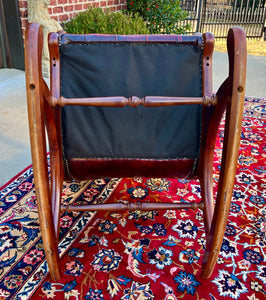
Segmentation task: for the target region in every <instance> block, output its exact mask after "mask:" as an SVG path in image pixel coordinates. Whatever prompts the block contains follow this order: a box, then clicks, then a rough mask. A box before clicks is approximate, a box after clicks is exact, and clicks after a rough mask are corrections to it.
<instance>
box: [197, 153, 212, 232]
mask: <svg viewBox="0 0 266 300" xmlns="http://www.w3.org/2000/svg"><path fill="white" fill-rule="evenodd" d="M213 154H214V152H213V150H210V151H205V155H204V161H205V163H204V165H205V166H206V167H205V168H203V171H202V176H201V177H200V186H201V198H202V200H203V202H204V225H205V232H206V234H207V233H208V232H210V230H211V224H212V219H213V213H214V202H213V171H212V167H213Z"/></svg>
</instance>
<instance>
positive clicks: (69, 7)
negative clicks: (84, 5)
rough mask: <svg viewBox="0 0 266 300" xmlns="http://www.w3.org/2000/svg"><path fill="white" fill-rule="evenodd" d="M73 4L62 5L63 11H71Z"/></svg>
mask: <svg viewBox="0 0 266 300" xmlns="http://www.w3.org/2000/svg"><path fill="white" fill-rule="evenodd" d="M73 8H74V6H73V5H66V6H64V11H73Z"/></svg>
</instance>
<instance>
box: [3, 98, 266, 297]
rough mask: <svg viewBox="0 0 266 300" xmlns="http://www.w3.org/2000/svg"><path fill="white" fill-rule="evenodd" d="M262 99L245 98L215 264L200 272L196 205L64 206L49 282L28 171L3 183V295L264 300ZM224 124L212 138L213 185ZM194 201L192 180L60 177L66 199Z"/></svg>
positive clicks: (265, 187) (265, 239) (201, 237)
mask: <svg viewBox="0 0 266 300" xmlns="http://www.w3.org/2000/svg"><path fill="white" fill-rule="evenodd" d="M265 106H266V99H256V98H248V99H246V102H245V116H244V119H243V126H242V139H241V145H240V154H239V164H238V169H237V175H236V180H235V188H234V193H233V198H232V205H231V209H230V214H229V221H228V224H227V229H226V235H225V238H224V240H223V244H222V248H221V251H220V256H219V259H218V263H217V265H216V268H215V270H214V272H213V275H212V277H211V278H210V279H209V280H202V279H201V277H200V271H201V259H202V254H203V252H204V247H205V234H204V225H203V219H202V213H201V211H196V212H194V211H190V210H181V211H170V210H168V211H161V212H140V211H135V212H125V213H109V212H106V213H103V212H101V213H93V212H85V213H82V212H72V213H64V214H63V215H62V217H61V220H60V225H61V229H60V245H59V249H60V255H61V270H62V275H63V276H62V279H61V280H60V281H58V282H54V281H52V280H51V278H50V276H49V274H48V272H47V265H46V262H45V259H44V251H43V247H42V239H41V236H40V232H39V225H38V216H37V206H36V196H35V193H34V180H33V175H32V169H31V168H29V169H26V170H25V171H24V172H22V173H21V174H20V175H19V176H18V177H17V178H15V179H14V180H13V181H12V182H9V183H8V184H7V185H5V186H4V187H3V188H2V189H1V190H0V213H1V217H0V257H1V260H0V271H1V272H0V299H70V300H71V299H99V300H100V299H128V300H130V299H139V300H140V299H141V300H145V299H169V300H170V299H171V300H173V299H179V298H184V299H250V300H251V299H252V300H256V299H265V295H266V207H265V198H266V176H265V173H266V167H265V161H266V154H265V153H266V143H265V132H266V130H265V125H266V124H265V120H266V118H265V115H266V112H265ZM223 126H224V124H222V125H221V126H220V129H219V135H218V137H217V142H216V146H217V149H218V150H217V151H216V154H215V173H214V189H216V188H217V182H218V179H219V177H218V168H217V165H218V162H219V160H220V158H221V142H222V140H223ZM73 199H75V201H77V202H81V203H84V202H86V203H88V202H91V201H96V202H106V201H109V200H110V201H112V202H113V201H114V202H115V201H142V200H143V201H144V200H145V201H149V200H151V201H158V202H159V201H173V202H176V201H181V202H186V201H188V202H189V201H192V200H198V201H199V200H200V186H199V182H198V181H193V182H187V181H186V180H173V179H158V178H150V179H147V178H134V179H111V180H110V179H99V180H94V181H89V182H81V183H74V182H72V183H67V184H65V186H64V190H63V201H64V202H65V203H69V202H70V201H73Z"/></svg>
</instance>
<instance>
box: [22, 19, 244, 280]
mask: <svg viewBox="0 0 266 300" xmlns="http://www.w3.org/2000/svg"><path fill="white" fill-rule="evenodd" d="M59 35H60V33H52V34H50V36H49V49H50V57H51V68H50V76H51V77H50V79H51V82H50V89H49V88H48V86H47V84H46V82H45V80H44V79H43V78H42V62H41V57H42V47H43V35H42V29H41V27H40V25H39V24H37V23H32V24H30V26H29V27H28V29H27V32H26V39H25V66H26V90H27V101H28V116H29V128H30V140H31V152H32V162H33V171H34V180H35V191H36V196H37V200H38V211H39V220H40V225H41V234H42V239H43V246H44V250H45V254H46V259H47V263H48V266H49V270H50V274H51V277H52V279H54V280H57V279H59V278H60V270H59V255H58V243H57V239H58V232H59V230H58V228H59V216H60V213H61V212H62V211H64V210H72V209H79V210H92V211H100V210H111V211H117V210H135V209H141V210H151V209H155V210H159V209H180V208H193V209H196V208H201V209H203V211H204V223H205V230H206V238H207V245H206V251H205V253H204V257H203V264H202V277H203V278H205V279H207V278H209V277H210V276H211V274H212V272H213V269H214V267H215V264H216V261H217V258H218V255H219V251H220V248H221V244H222V240H223V236H224V232H225V227H226V223H227V217H228V213H229V209H230V203H231V197H232V191H233V185H234V178H235V170H236V165H237V159H238V151H239V143H240V132H241V122H242V111H243V106H244V93H245V80H246V55H247V54H246V38H245V33H244V31H243V30H242V29H241V28H240V27H234V28H232V29H230V30H229V33H228V38H227V48H228V55H229V76H228V77H227V79H226V80H225V81H224V83H223V84H222V85H221V87H220V88H219V90H218V92H217V94H216V95H213V92H212V68H211V67H212V51H213V47H214V37H213V35H212V34H210V33H206V34H204V35H203V38H204V43H205V47H204V52H203V60H202V63H203V97H202V98H193V99H192V98H190V99H189V100H190V102H188V99H186V98H170V97H151V98H149V97H146V98H145V99H139V98H137V97H132V98H129V99H127V98H124V97H112V98H108V99H103V98H93V99H89V98H86V99H65V98H63V97H61V96H60V87H59V86H60V84H59V82H60V60H59V48H58V37H59ZM184 103H185V104H189V103H190V104H193V103H194V104H195V103H202V104H203V105H205V107H203V120H204V123H203V128H202V132H203V138H202V142H201V154H200V163H199V173H198V174H197V175H198V178H199V180H200V185H201V195H202V202H200V203H199V204H196V203H193V204H187V203H185V204H181V203H142V204H135V203H129V204H128V205H125V204H121V203H110V204H96V205H87V206H81V207H79V208H77V206H74V207H73V206H71V207H66V206H62V205H61V204H60V200H61V190H62V185H63V180H64V176H65V175H64V169H63V160H62V155H61V153H62V142H61V133H60V132H61V131H60V126H61V125H60V106H64V105H66V104H67V105H71V104H79V105H98V106H115V107H116V106H124V105H131V106H137V105H140V104H141V105H145V106H162V105H182V104H184ZM210 105H212V106H213V107H212V108H211V110H212V113H209V111H210V108H209V106H210ZM224 111H226V121H225V132H224V145H223V154H222V163H221V170H220V179H219V185H218V192H217V195H216V204H215V205H214V200H213V199H214V197H213V157H214V147H215V140H216V136H217V131H218V127H219V124H220V121H221V118H222V116H223V113H224ZM45 130H47V134H48V139H49V149H50V165H51V168H50V180H49V176H48V163H47V147H46V137H45Z"/></svg>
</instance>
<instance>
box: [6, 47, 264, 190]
mask: <svg viewBox="0 0 266 300" xmlns="http://www.w3.org/2000/svg"><path fill="white" fill-rule="evenodd" d="M227 75H228V59H227V54H226V53H221V52H214V56H213V90H214V91H216V90H217V89H218V87H219V86H220V84H221V83H222V82H223V81H224V79H225V78H226V77H227ZM0 91H1V92H0V187H1V186H2V185H4V184H5V183H6V182H7V181H8V180H10V179H11V178H12V177H14V176H15V175H16V174H18V173H19V172H20V171H21V170H23V169H24V168H25V167H27V166H28V165H30V164H31V155H30V143H29V133H28V118H27V106H26V91H25V73H24V72H23V71H19V70H15V69H0ZM246 95H248V96H256V97H266V57H262V56H248V66H247V84H246Z"/></svg>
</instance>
